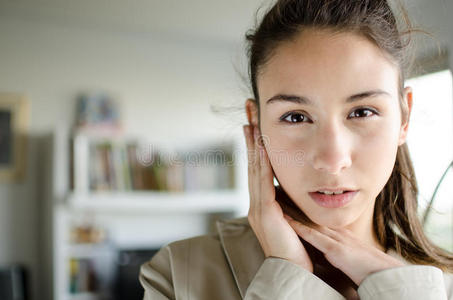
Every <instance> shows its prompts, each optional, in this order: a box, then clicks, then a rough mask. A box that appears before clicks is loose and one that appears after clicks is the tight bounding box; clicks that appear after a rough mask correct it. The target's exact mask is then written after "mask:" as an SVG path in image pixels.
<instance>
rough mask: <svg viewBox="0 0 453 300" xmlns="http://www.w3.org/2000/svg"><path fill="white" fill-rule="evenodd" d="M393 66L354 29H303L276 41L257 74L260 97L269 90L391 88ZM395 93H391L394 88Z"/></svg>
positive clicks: (315, 91) (394, 83) (394, 75)
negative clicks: (344, 30) (276, 45)
mask: <svg viewBox="0 0 453 300" xmlns="http://www.w3.org/2000/svg"><path fill="white" fill-rule="evenodd" d="M398 75H399V74H398V67H397V66H396V65H395V64H393V63H392V62H391V61H390V60H389V59H388V57H387V56H386V55H385V54H384V53H383V51H382V50H381V49H379V48H378V47H377V46H376V45H375V44H374V43H372V42H371V41H369V40H368V39H367V38H366V37H363V36H360V35H358V34H355V33H349V32H341V33H332V32H328V31H325V30H309V31H307V32H303V33H301V34H299V35H298V36H297V37H296V38H295V39H293V40H291V41H289V42H284V43H282V44H281V45H279V46H278V47H277V48H276V49H275V51H274V52H273V54H272V57H271V58H270V59H269V61H268V62H267V63H266V64H265V65H264V66H263V67H262V69H261V71H260V74H259V75H258V78H257V85H258V90H259V94H260V98H261V99H262V98H263V96H264V97H267V96H269V95H270V94H272V93H276V92H279V93H283V92H285V93H288V92H298V91H299V92H300V91H304V92H305V93H313V94H316V95H318V94H319V92H320V91H324V92H328V91H329V90H332V91H333V90H334V91H335V93H337V94H341V93H344V94H345V95H346V94H351V93H355V92H357V91H359V90H364V89H381V90H385V91H386V92H388V93H397V88H398ZM395 95H396V94H395Z"/></svg>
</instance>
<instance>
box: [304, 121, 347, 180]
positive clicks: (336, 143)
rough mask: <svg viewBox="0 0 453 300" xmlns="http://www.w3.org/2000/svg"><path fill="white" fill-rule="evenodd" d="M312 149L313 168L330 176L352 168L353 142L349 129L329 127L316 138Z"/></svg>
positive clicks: (333, 125)
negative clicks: (348, 132)
mask: <svg viewBox="0 0 453 300" xmlns="http://www.w3.org/2000/svg"><path fill="white" fill-rule="evenodd" d="M312 145H313V148H312V151H313V152H312V165H313V168H314V169H316V170H319V171H323V172H327V173H329V174H339V173H340V172H341V171H342V170H344V169H347V168H348V167H350V166H351V162H352V161H351V148H352V147H351V141H350V137H349V136H348V134H347V129H346V128H344V127H342V126H341V125H338V124H337V125H335V124H332V125H329V127H328V128H324V129H321V130H320V131H319V134H317V136H316V137H314V141H313V144H312Z"/></svg>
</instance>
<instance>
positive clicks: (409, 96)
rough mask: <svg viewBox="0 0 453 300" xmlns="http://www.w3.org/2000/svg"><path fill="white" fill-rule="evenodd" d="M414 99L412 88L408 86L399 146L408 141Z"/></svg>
mask: <svg viewBox="0 0 453 300" xmlns="http://www.w3.org/2000/svg"><path fill="white" fill-rule="evenodd" d="M412 99H413V93H412V88H411V87H410V86H407V87H405V88H404V95H403V112H402V115H403V118H402V122H401V129H400V138H399V142H398V146H401V145H402V144H404V143H405V142H406V137H407V133H408V130H409V119H410V116H411V111H412Z"/></svg>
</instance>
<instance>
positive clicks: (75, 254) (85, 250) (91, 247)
mask: <svg viewBox="0 0 453 300" xmlns="http://www.w3.org/2000/svg"><path fill="white" fill-rule="evenodd" d="M108 251H111V248H110V247H109V245H107V244H104V243H100V244H89V243H87V244H68V246H67V248H66V252H67V255H68V257H70V258H93V257H96V256H103V255H105V253H106V252H108Z"/></svg>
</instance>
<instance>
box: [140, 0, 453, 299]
mask: <svg viewBox="0 0 453 300" xmlns="http://www.w3.org/2000/svg"><path fill="white" fill-rule="evenodd" d="M408 25H410V24H409V23H408ZM410 33H411V29H410V28H409V30H408V31H406V32H405V33H402V32H401V30H399V29H398V27H397V21H396V19H395V16H394V14H393V13H392V10H391V8H390V7H389V4H388V3H387V1H386V0H279V1H277V2H276V3H275V5H274V6H273V7H272V8H271V9H270V10H269V11H268V12H267V13H266V15H265V16H264V17H263V19H262V21H261V23H260V24H259V26H258V27H257V28H256V30H255V31H254V32H252V33H250V34H248V35H247V40H248V41H249V46H250V47H249V58H250V65H249V67H250V79H251V85H252V89H253V94H254V98H253V99H249V100H247V101H246V104H245V108H246V113H247V117H248V121H249V124H248V125H245V126H244V134H245V139H246V144H247V148H248V161H249V167H248V172H249V192H250V209H249V213H248V216H247V217H243V218H239V219H233V220H225V221H219V222H218V223H217V228H218V233H217V234H216V235H206V236H200V237H195V238H190V239H186V240H182V241H177V242H173V243H170V244H169V245H166V246H165V247H163V248H162V249H161V250H160V251H159V253H158V254H156V256H154V257H153V259H152V260H151V261H149V262H147V263H145V264H144V265H143V266H142V268H141V273H140V282H141V284H142V285H143V287H144V289H145V296H144V297H145V299H248V300H251V299H300V300H303V299H326V300H330V299H332V300H333V299H362V300H364V299H411V300H413V299H424V300H426V299H432V300H434V299H436V300H440V299H450V300H453V274H452V272H453V256H452V254H451V253H447V252H445V251H443V250H442V249H440V248H438V247H436V246H435V245H434V244H432V243H431V242H430V241H429V240H428V239H427V237H426V236H425V234H424V232H423V228H422V226H421V223H420V221H419V219H418V217H417V213H416V209H417V198H416V196H417V185H416V180H415V176H414V171H413V168H412V162H411V160H410V157H409V152H408V149H407V145H406V144H405V140H406V135H407V132H408V128H409V119H410V112H411V108H412V90H411V88H410V87H404V77H405V67H406V60H405V54H406V53H407V49H406V47H405V46H406V44H405V42H404V41H405V40H406V39H404V35H405V34H410ZM274 177H275V179H276V180H277V182H278V183H279V184H278V185H277V186H274V184H273V180H274Z"/></svg>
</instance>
